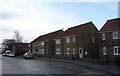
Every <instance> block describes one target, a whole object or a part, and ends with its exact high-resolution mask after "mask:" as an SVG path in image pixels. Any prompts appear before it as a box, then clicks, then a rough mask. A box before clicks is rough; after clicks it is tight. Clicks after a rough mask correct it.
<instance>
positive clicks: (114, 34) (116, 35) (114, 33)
mask: <svg viewBox="0 0 120 76" xmlns="http://www.w3.org/2000/svg"><path fill="white" fill-rule="evenodd" d="M112 34H113V39H118V32H117V31H115V32H112Z"/></svg>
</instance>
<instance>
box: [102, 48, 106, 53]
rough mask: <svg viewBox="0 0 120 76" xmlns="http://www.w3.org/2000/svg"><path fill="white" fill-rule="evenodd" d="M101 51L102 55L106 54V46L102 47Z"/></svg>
mask: <svg viewBox="0 0 120 76" xmlns="http://www.w3.org/2000/svg"><path fill="white" fill-rule="evenodd" d="M102 51H103V55H106V52H107V51H106V47H103V50H102Z"/></svg>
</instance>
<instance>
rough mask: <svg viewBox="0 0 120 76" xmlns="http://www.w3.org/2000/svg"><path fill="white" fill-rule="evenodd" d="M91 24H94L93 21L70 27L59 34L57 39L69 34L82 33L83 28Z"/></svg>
mask: <svg viewBox="0 0 120 76" xmlns="http://www.w3.org/2000/svg"><path fill="white" fill-rule="evenodd" d="M90 24H93V23H92V22H88V23H85V24H81V25H78V26H75V27H71V28H68V29H67V30H66V31H65V32H64V33H62V34H61V35H59V36H57V37H56V38H55V39H60V38H63V37H67V36H72V35H77V34H78V33H80V31H81V30H83V29H84V28H85V27H87V26H89V25H90Z"/></svg>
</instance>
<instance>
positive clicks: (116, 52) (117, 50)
mask: <svg viewBox="0 0 120 76" xmlns="http://www.w3.org/2000/svg"><path fill="white" fill-rule="evenodd" d="M113 54H114V55H120V46H116V47H114V48H113Z"/></svg>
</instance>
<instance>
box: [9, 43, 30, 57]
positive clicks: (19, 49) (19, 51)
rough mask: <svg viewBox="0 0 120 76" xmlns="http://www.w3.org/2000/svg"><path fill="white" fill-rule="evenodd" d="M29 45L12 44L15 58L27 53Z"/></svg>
mask: <svg viewBox="0 0 120 76" xmlns="http://www.w3.org/2000/svg"><path fill="white" fill-rule="evenodd" d="M29 49H30V48H29V43H13V44H12V49H11V50H12V53H14V54H15V56H18V55H24V53H26V52H28V51H29Z"/></svg>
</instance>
